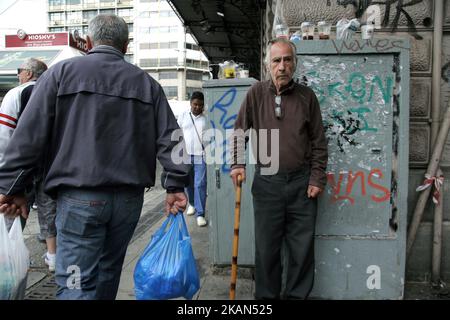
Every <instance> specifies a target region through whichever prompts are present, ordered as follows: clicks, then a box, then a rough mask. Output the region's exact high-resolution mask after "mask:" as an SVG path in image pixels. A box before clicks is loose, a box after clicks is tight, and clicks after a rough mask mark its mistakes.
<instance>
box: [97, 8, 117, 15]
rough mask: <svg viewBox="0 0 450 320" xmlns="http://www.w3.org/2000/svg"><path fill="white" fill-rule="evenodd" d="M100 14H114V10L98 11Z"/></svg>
mask: <svg viewBox="0 0 450 320" xmlns="http://www.w3.org/2000/svg"><path fill="white" fill-rule="evenodd" d="M100 14H116V9H100Z"/></svg>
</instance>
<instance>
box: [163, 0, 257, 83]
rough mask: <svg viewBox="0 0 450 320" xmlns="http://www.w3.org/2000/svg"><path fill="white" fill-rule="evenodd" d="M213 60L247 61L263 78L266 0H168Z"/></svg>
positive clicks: (252, 75) (250, 69) (217, 61)
mask: <svg viewBox="0 0 450 320" xmlns="http://www.w3.org/2000/svg"><path fill="white" fill-rule="evenodd" d="M168 2H169V4H170V5H171V6H172V8H173V9H174V10H175V12H177V14H178V16H179V17H180V19H181V20H182V22H183V23H184V25H185V26H186V28H187V30H188V32H190V33H191V34H192V36H193V37H194V38H195V39H196V40H197V42H198V44H199V46H200V47H201V48H202V49H203V51H204V53H205V55H206V56H207V57H208V59H209V61H210V63H212V64H217V63H222V62H223V61H225V60H234V61H235V62H239V63H245V64H246V65H247V66H248V67H249V71H250V77H254V78H257V79H259V78H260V65H261V62H260V52H261V38H260V37H261V36H260V26H261V12H262V9H263V8H265V1H261V0H240V1H234V0H233V1H230V0H227V1H225V0H223V1H211V0H168Z"/></svg>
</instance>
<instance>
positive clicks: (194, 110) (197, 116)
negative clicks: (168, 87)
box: [177, 91, 208, 227]
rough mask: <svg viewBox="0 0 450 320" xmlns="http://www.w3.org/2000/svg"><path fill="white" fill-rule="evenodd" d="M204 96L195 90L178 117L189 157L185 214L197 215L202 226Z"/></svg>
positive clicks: (203, 222)
mask: <svg viewBox="0 0 450 320" xmlns="http://www.w3.org/2000/svg"><path fill="white" fill-rule="evenodd" d="M204 100H205V99H204V96H203V93H202V92H200V91H195V92H193V93H192V95H191V99H190V104H191V110H190V111H189V112H185V113H182V114H181V115H180V116H179V117H178V120H177V121H178V125H179V126H180V128H181V129H182V130H183V136H184V140H185V142H186V151H187V153H188V155H189V158H190V163H191V166H192V167H191V174H190V183H189V185H188V187H187V188H186V193H187V194H188V199H189V207H188V209H187V211H186V214H187V215H194V214H196V216H197V225H198V226H199V227H204V226H206V225H207V224H208V223H207V221H206V219H205V212H206V210H205V207H206V178H207V177H206V162H205V160H206V159H205V154H204V153H205V146H204V143H203V134H204V132H205V126H206V116H205V115H204V106H205V102H204Z"/></svg>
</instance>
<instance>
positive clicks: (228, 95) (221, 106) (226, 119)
mask: <svg viewBox="0 0 450 320" xmlns="http://www.w3.org/2000/svg"><path fill="white" fill-rule="evenodd" d="M236 93H237V90H236V88H230V89H228V90H227V91H226V92H225V93H224V94H223V95H222V96H221V97H220V98H219V100H217V101H216V102H215V103H214V104H213V106H212V107H211V110H210V112H211V113H212V112H221V113H222V115H221V117H220V120H219V123H218V124H216V123H215V122H214V120H211V121H210V123H211V127H212V128H213V129H216V128H219V129H221V130H222V131H223V133H225V130H227V129H232V128H233V127H234V122H235V121H236V118H237V114H230V110H229V107H230V106H231V105H232V104H233V102H234V99H235V98H236ZM216 110H217V111H216ZM227 145H228V140H227V139H224V141H223V154H222V160H223V164H222V167H221V170H222V172H223V173H229V172H230V171H231V169H230V166H229V165H228V164H227V163H226V157H227Z"/></svg>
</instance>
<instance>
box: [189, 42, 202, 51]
mask: <svg viewBox="0 0 450 320" xmlns="http://www.w3.org/2000/svg"><path fill="white" fill-rule="evenodd" d="M186 49H189V50H196V51H199V50H200V47H199V46H198V45H196V44H194V43H186Z"/></svg>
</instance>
